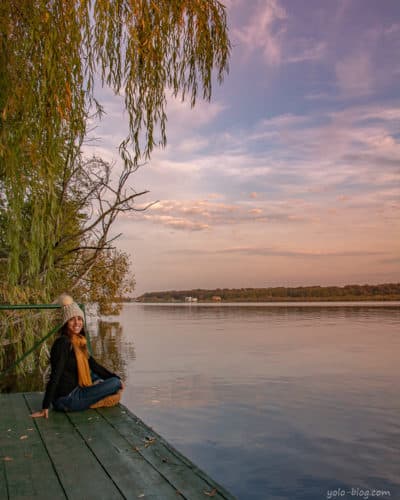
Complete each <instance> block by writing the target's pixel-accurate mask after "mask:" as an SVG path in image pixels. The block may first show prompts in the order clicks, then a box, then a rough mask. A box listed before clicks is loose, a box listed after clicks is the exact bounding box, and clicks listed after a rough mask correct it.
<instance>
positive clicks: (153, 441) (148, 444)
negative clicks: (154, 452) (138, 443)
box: [143, 437, 156, 448]
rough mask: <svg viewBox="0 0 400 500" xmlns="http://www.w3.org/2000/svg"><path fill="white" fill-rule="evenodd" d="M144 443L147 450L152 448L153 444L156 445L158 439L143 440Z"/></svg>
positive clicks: (147, 438)
mask: <svg viewBox="0 0 400 500" xmlns="http://www.w3.org/2000/svg"><path fill="white" fill-rule="evenodd" d="M143 441H144V443H145V444H144V447H145V448H147V447H148V446H150V445H151V444H154V443H155V442H156V438H153V437H145V438H144V439H143Z"/></svg>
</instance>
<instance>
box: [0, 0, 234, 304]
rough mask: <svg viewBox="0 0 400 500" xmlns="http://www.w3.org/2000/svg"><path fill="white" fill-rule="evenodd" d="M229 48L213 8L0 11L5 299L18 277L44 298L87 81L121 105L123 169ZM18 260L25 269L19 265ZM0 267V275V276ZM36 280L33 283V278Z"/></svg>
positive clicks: (0, 219) (173, 5)
mask: <svg viewBox="0 0 400 500" xmlns="http://www.w3.org/2000/svg"><path fill="white" fill-rule="evenodd" d="M229 52H230V44H229V39H228V36H227V25H226V14H225V8H224V6H223V5H222V4H221V3H220V2H218V1H217V0H157V1H155V0H154V1H153V0H92V1H91V0H69V1H67V0H60V1H49V0H22V1H21V0H2V2H0V88H1V94H0V225H1V226H2V227H1V229H0V255H2V256H3V255H6V256H7V269H6V271H4V266H3V263H2V262H0V269H2V270H3V272H6V273H7V278H8V280H9V285H10V286H9V288H8V298H9V300H13V297H14V299H15V298H16V297H17V291H18V287H19V286H20V285H21V280H22V279H23V280H25V284H26V283H27V282H26V277H28V284H29V286H30V287H32V289H34V290H41V292H42V296H43V298H44V299H45V298H46V297H48V296H49V294H50V293H51V290H52V287H53V286H54V283H55V280H56V275H55V273H52V269H54V262H55V258H56V257H55V253H54V252H55V249H56V248H57V242H59V241H60V240H61V239H62V238H63V237H64V235H63V228H62V225H61V224H59V220H60V217H61V214H60V211H59V207H60V204H59V198H60V196H63V189H62V186H63V183H64V184H65V182H66V180H67V179H68V178H69V176H70V175H72V172H73V170H74V168H75V164H76V158H77V157H78V156H79V154H80V150H81V145H82V141H83V140H84V137H85V135H86V133H87V123H88V117H89V116H92V115H93V113H94V114H96V113H97V114H98V115H101V114H102V112H103V109H102V106H101V103H100V102H99V101H98V97H97V95H96V92H95V90H96V89H95V87H96V86H95V83H96V84H97V87H98V86H99V85H98V83H99V80H100V83H101V85H102V86H106V87H109V88H111V89H112V90H113V91H114V92H115V93H120V94H122V95H123V99H124V101H125V108H126V111H127V115H128V122H129V131H128V134H127V137H126V138H125V139H124V140H123V142H122V143H121V144H120V145H119V151H120V155H121V158H122V160H123V162H124V164H125V166H132V165H136V164H137V163H138V161H139V159H140V158H146V157H149V155H150V153H151V151H152V149H153V148H154V146H155V145H157V144H161V145H165V144H166V120H167V117H166V96H167V95H168V93H170V92H172V94H173V95H174V96H179V95H180V96H181V97H182V98H183V99H186V98H187V99H189V100H190V102H191V104H192V105H194V104H195V102H196V98H197V96H198V94H199V92H200V94H201V95H202V97H203V98H205V99H209V98H210V96H211V87H212V71H213V69H215V70H216V76H217V80H218V81H219V82H221V81H222V77H223V75H224V73H225V72H226V71H227V69H228V57H229ZM26 256H28V259H27V258H26ZM2 266H3V267H2ZM44 268H45V269H46V270H47V271H46V273H43V272H42V271H43V269H44Z"/></svg>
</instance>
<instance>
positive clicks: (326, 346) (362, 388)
mask: <svg viewBox="0 0 400 500" xmlns="http://www.w3.org/2000/svg"><path fill="white" fill-rule="evenodd" d="M116 319H117V321H116ZM399 327H400V304H399V303H378V304H370V303H364V304H360V305H357V304H354V303H345V304H339V303H333V304H315V303H308V304H293V303H291V304H262V305H261V304H243V305H242V304H232V305H227V304H195V305H186V304H127V305H125V306H124V308H123V311H122V314H121V315H120V316H119V317H117V318H103V320H102V321H101V322H100V323H99V325H97V324H92V325H90V330H91V333H92V336H93V346H94V351H95V353H97V356H98V357H99V358H100V359H101V360H103V362H104V363H105V364H106V365H108V366H109V367H111V368H114V369H115V370H118V371H119V372H120V373H122V374H123V376H124V377H125V380H126V390H125V392H124V396H123V403H124V404H125V405H127V406H128V407H129V409H130V410H131V411H133V412H134V413H136V414H137V415H138V416H139V417H141V418H142V419H144V420H145V421H146V423H147V424H149V425H151V426H152V427H153V428H154V429H155V430H156V431H157V432H158V433H160V434H161V435H162V436H163V437H165V438H166V439H167V440H168V441H169V442H171V443H172V444H173V445H174V446H175V447H176V448H178V449H179V450H180V451H181V452H183V453H184V454H185V455H186V456H188V457H189V458H190V459H191V460H193V461H194V462H195V463H196V464H197V465H199V466H200V467H201V468H202V469H204V470H205V471H206V472H207V473H209V474H210V475H211V476H212V477H213V478H214V479H215V480H217V481H218V482H219V483H221V484H223V485H224V486H225V487H226V488H227V489H228V490H229V491H231V492H232V493H233V494H234V495H235V496H237V497H238V498H239V499H244V500H247V499H248V500H256V499H257V500H258V499H274V500H278V499H279V500H288V499H290V500H292V499H302V500H314V499H318V500H320V499H323V498H348V499H350V498H373V497H374V496H379V497H381V498H391V499H393V498H400V473H399V471H400V420H399V417H400V395H399V381H400V363H399V349H400V328H399ZM96 331H97V333H96ZM373 490H375V491H374V493H373ZM373 495H374V496H373Z"/></svg>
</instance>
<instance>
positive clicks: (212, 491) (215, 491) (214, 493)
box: [203, 488, 217, 497]
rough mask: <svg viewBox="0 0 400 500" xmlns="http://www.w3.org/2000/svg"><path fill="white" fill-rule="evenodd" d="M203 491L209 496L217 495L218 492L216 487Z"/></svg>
mask: <svg viewBox="0 0 400 500" xmlns="http://www.w3.org/2000/svg"><path fill="white" fill-rule="evenodd" d="M203 493H204V494H205V495H207V496H208V497H215V495H216V494H217V490H216V489H215V488H214V489H212V490H211V491H206V490H204V491H203Z"/></svg>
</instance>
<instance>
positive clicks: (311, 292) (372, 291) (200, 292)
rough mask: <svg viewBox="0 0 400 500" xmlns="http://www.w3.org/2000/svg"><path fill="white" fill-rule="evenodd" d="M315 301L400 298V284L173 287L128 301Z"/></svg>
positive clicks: (389, 299)
mask: <svg viewBox="0 0 400 500" xmlns="http://www.w3.org/2000/svg"><path fill="white" fill-rule="evenodd" d="M186 297H192V298H195V299H197V300H198V301H199V302H281V301H285V302H313V301H330V302H334V301H364V300H365V301H367V300H377V301H391V300H400V283H384V284H380V285H346V286H343V287H339V286H300V287H274V288H216V289H213V290H204V289H193V290H169V291H163V292H147V293H144V294H143V295H141V296H140V297H137V298H136V299H128V300H127V301H128V302H133V301H136V302H185V299H186Z"/></svg>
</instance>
